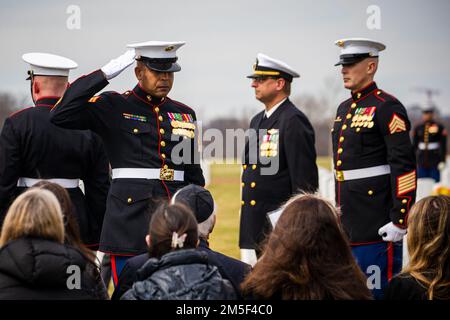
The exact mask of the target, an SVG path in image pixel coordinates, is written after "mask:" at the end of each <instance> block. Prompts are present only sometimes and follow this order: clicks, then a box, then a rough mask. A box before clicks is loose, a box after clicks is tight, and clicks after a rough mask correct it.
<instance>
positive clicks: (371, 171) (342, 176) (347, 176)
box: [335, 164, 391, 182]
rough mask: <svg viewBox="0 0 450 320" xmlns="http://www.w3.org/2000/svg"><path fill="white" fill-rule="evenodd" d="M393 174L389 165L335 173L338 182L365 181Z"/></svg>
mask: <svg viewBox="0 0 450 320" xmlns="http://www.w3.org/2000/svg"><path fill="white" fill-rule="evenodd" d="M389 173H391V167H389V165H387V164H385V165H381V166H375V167H369V168H363V169H355V170H345V171H339V170H336V171H335V176H336V180H337V181H341V182H342V181H347V180H356V179H364V178H371V177H376V176H382V175H385V174H389Z"/></svg>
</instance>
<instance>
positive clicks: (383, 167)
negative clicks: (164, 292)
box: [332, 38, 416, 298]
mask: <svg viewBox="0 0 450 320" xmlns="http://www.w3.org/2000/svg"><path fill="white" fill-rule="evenodd" d="M336 44H337V45H338V46H339V47H340V48H341V55H340V61H339V62H338V63H337V64H336V65H342V76H343V79H344V86H345V87H346V88H347V89H350V90H351V97H350V98H349V99H347V100H346V101H344V102H343V103H341V104H340V105H339V107H338V110H337V114H336V119H335V120H334V126H333V129H332V141H333V161H334V169H335V176H336V202H337V205H339V206H340V207H341V210H342V216H341V222H342V224H343V227H344V229H345V231H346V232H347V234H348V236H349V238H350V242H351V245H352V250H353V253H354V255H355V257H356V259H357V261H358V263H359V265H360V266H361V268H362V270H363V272H365V273H366V274H367V275H368V276H369V277H370V276H372V275H374V274H375V277H378V279H373V278H370V279H372V280H373V285H374V287H373V288H372V289H373V291H372V292H373V293H374V295H375V297H376V298H379V297H381V296H382V291H383V288H384V287H385V286H386V284H387V282H388V280H389V279H391V277H392V276H393V275H395V274H396V273H397V272H399V271H400V269H401V263H402V247H401V244H402V242H401V240H402V237H403V235H404V234H405V233H406V227H407V220H408V212H409V209H410V207H411V206H412V204H413V203H414V201H415V193H416V170H415V157H414V151H413V147H412V144H411V141H410V137H409V130H410V122H409V120H408V115H407V112H406V109H405V108H404V107H403V105H402V104H401V103H400V101H398V99H396V98H395V97H393V96H392V95H390V94H388V93H386V92H385V91H383V90H381V89H379V88H378V86H377V85H376V83H375V82H373V77H374V75H375V72H376V70H377V65H378V55H379V51H382V50H384V48H385V46H384V45H383V44H381V43H379V42H376V41H373V40H369V39H360V38H353V39H343V40H338V41H337V42H336ZM373 266H377V267H378V268H379V270H378V271H380V273H379V274H378V273H377V270H374V269H372V268H373ZM380 275H381V278H379V276H380Z"/></svg>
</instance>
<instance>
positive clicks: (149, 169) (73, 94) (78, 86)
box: [52, 41, 205, 283]
mask: <svg viewBox="0 0 450 320" xmlns="http://www.w3.org/2000/svg"><path fill="white" fill-rule="evenodd" d="M183 44H184V42H157V41H149V42H145V43H138V44H132V45H129V47H130V48H131V49H129V50H128V51H127V52H126V53H125V54H123V55H122V56H120V57H119V58H117V59H114V60H111V62H110V63H108V64H106V65H105V66H104V67H102V68H101V69H100V70H96V71H94V72H92V73H90V74H88V75H86V76H83V77H81V78H79V79H77V80H76V81H75V82H73V83H72V84H71V86H70V87H69V88H68V90H67V91H66V93H65V95H64V96H63V98H62V99H61V101H60V102H59V103H58V105H57V106H56V107H55V108H54V110H53V117H52V122H53V123H54V124H56V125H58V126H61V127H64V128H69V129H91V130H92V131H94V132H96V133H97V134H98V135H100V137H101V138H102V139H103V142H104V144H105V148H106V152H107V154H108V157H109V160H110V163H111V167H112V179H113V181H112V184H111V188H110V192H109V194H108V199H107V208H106V215H105V221H104V224H103V231H102V235H101V240H100V250H101V251H103V252H105V253H108V254H111V266H112V273H113V280H114V282H115V283H117V279H118V276H119V274H120V270H121V268H122V267H123V265H124V262H125V260H126V259H127V258H128V257H130V256H134V255H137V254H141V253H144V252H146V243H145V235H146V233H147V231H148V225H149V221H150V217H151V213H152V210H153V208H154V207H155V205H156V202H157V201H158V200H160V199H166V200H167V199H168V198H170V197H171V195H172V194H173V193H175V192H176V191H177V190H178V189H179V188H181V187H183V186H185V185H187V184H190V183H193V184H198V185H204V183H205V180H204V177H203V173H202V169H201V167H200V164H199V153H198V149H197V144H196V143H195V141H196V139H195V134H196V132H197V130H196V128H197V127H196V120H197V118H196V115H195V112H194V110H193V109H191V108H190V107H188V106H187V105H185V104H183V103H181V102H178V101H175V100H172V99H170V98H169V97H168V96H167V94H168V92H169V91H170V89H171V82H170V78H172V81H173V73H174V72H177V71H180V69H181V68H180V66H179V65H178V63H177V62H176V61H177V56H176V51H177V49H178V48H180V47H181V46H182V45H183ZM135 60H137V61H138V64H137V66H136V68H135V73H136V75H137V77H138V80H139V81H138V84H137V85H136V86H135V87H134V88H133V89H132V90H128V91H126V92H124V93H117V92H112V91H106V92H102V93H101V94H100V95H97V96H96V95H95V94H96V93H97V92H98V91H100V90H102V89H103V88H104V87H106V86H107V85H108V83H109V82H108V80H109V79H112V78H113V77H115V76H117V75H118V74H119V73H120V72H121V71H123V70H124V69H125V68H127V67H128V66H130V65H131V64H132V63H134V62H135ZM146 77H151V79H153V80H152V81H149V80H148V79H149V78H146ZM155 79H156V80H155ZM145 86H149V88H150V87H151V86H153V87H151V88H152V89H151V90H153V91H152V92H153V94H152V93H151V92H148V91H147V90H150V89H146V88H145ZM179 150H181V151H179ZM121 257H122V258H121Z"/></svg>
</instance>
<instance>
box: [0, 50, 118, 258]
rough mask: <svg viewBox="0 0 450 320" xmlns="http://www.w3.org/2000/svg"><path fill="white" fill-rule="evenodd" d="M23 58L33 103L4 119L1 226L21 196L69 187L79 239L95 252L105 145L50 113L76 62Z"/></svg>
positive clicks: (105, 180)
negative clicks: (40, 186) (44, 183)
mask: <svg viewBox="0 0 450 320" xmlns="http://www.w3.org/2000/svg"><path fill="white" fill-rule="evenodd" d="M23 60H25V62H27V63H29V64H30V70H29V71H28V74H29V78H28V80H30V82H31V96H32V99H33V101H34V103H35V105H34V106H33V107H29V108H25V109H22V110H20V111H18V112H16V113H14V114H12V115H11V116H10V117H8V118H7V119H6V121H5V125H4V127H3V130H2V133H1V136H0V223H1V222H2V221H3V218H4V216H5V215H6V210H7V208H8V206H9V204H10V203H11V202H12V201H13V200H14V199H15V197H16V196H17V195H18V194H19V193H21V192H23V191H24V190H25V189H26V188H29V187H32V186H33V185H34V184H36V183H37V182H39V181H41V180H49V181H50V182H53V183H57V184H59V185H61V186H62V187H64V188H66V189H67V191H68V193H69V195H70V198H71V200H72V202H73V204H74V207H75V208H74V209H75V215H76V217H77V220H78V224H79V227H80V234H81V239H82V241H83V243H84V244H85V245H87V246H89V247H90V248H91V249H93V250H96V249H97V247H98V242H99V238H100V232H101V228H102V224H103V217H104V215H105V209H106V195H107V193H108V189H109V163H108V159H107V156H106V152H105V150H104V147H103V143H102V141H101V139H100V137H98V136H97V135H96V134H94V133H92V132H90V131H87V130H85V131H80V130H77V131H74V130H66V129H62V128H60V127H57V126H55V125H54V124H52V123H51V122H50V110H51V108H53V106H54V105H55V104H56V102H57V101H58V99H59V98H60V97H61V96H62V95H63V93H64V91H65V90H66V88H67V86H68V76H69V70H70V69H74V68H76V67H77V64H76V63H75V62H74V61H72V60H70V59H67V58H65V57H61V56H57V55H53V54H48V53H27V54H24V55H23ZM80 180H82V181H83V184H84V191H85V194H83V192H82V191H81V189H80V188H79V183H80Z"/></svg>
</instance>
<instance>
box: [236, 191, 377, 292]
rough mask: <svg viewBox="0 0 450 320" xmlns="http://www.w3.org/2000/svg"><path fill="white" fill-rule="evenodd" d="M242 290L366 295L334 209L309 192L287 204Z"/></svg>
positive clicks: (364, 286)
mask: <svg viewBox="0 0 450 320" xmlns="http://www.w3.org/2000/svg"><path fill="white" fill-rule="evenodd" d="M243 289H244V292H245V291H248V292H249V293H251V294H254V295H256V296H260V297H262V298H270V297H272V296H273V295H279V296H280V298H283V299H370V292H369V290H368V289H367V286H366V280H365V277H364V275H363V273H362V272H361V271H360V269H359V268H358V266H357V265H356V262H355V260H354V258H353V256H352V253H351V250H350V245H349V243H348V240H347V238H346V236H345V234H344V232H343V231H342V229H341V228H340V226H339V224H338V210H337V209H336V208H334V207H333V206H332V205H331V204H330V203H329V202H328V201H326V200H323V199H321V198H320V197H318V196H315V195H310V194H306V195H299V196H295V197H293V198H292V199H291V200H289V201H288V202H287V204H286V205H285V208H284V210H283V213H282V215H281V216H280V218H279V220H278V222H277V224H276V225H275V228H274V230H273V231H272V233H271V234H270V236H269V238H268V241H267V243H266V245H265V247H264V251H263V256H262V257H261V259H260V260H259V261H258V262H257V264H256V265H255V268H254V270H253V272H252V273H251V274H250V276H249V277H248V278H247V279H246V281H245V283H244V285H243Z"/></svg>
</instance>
